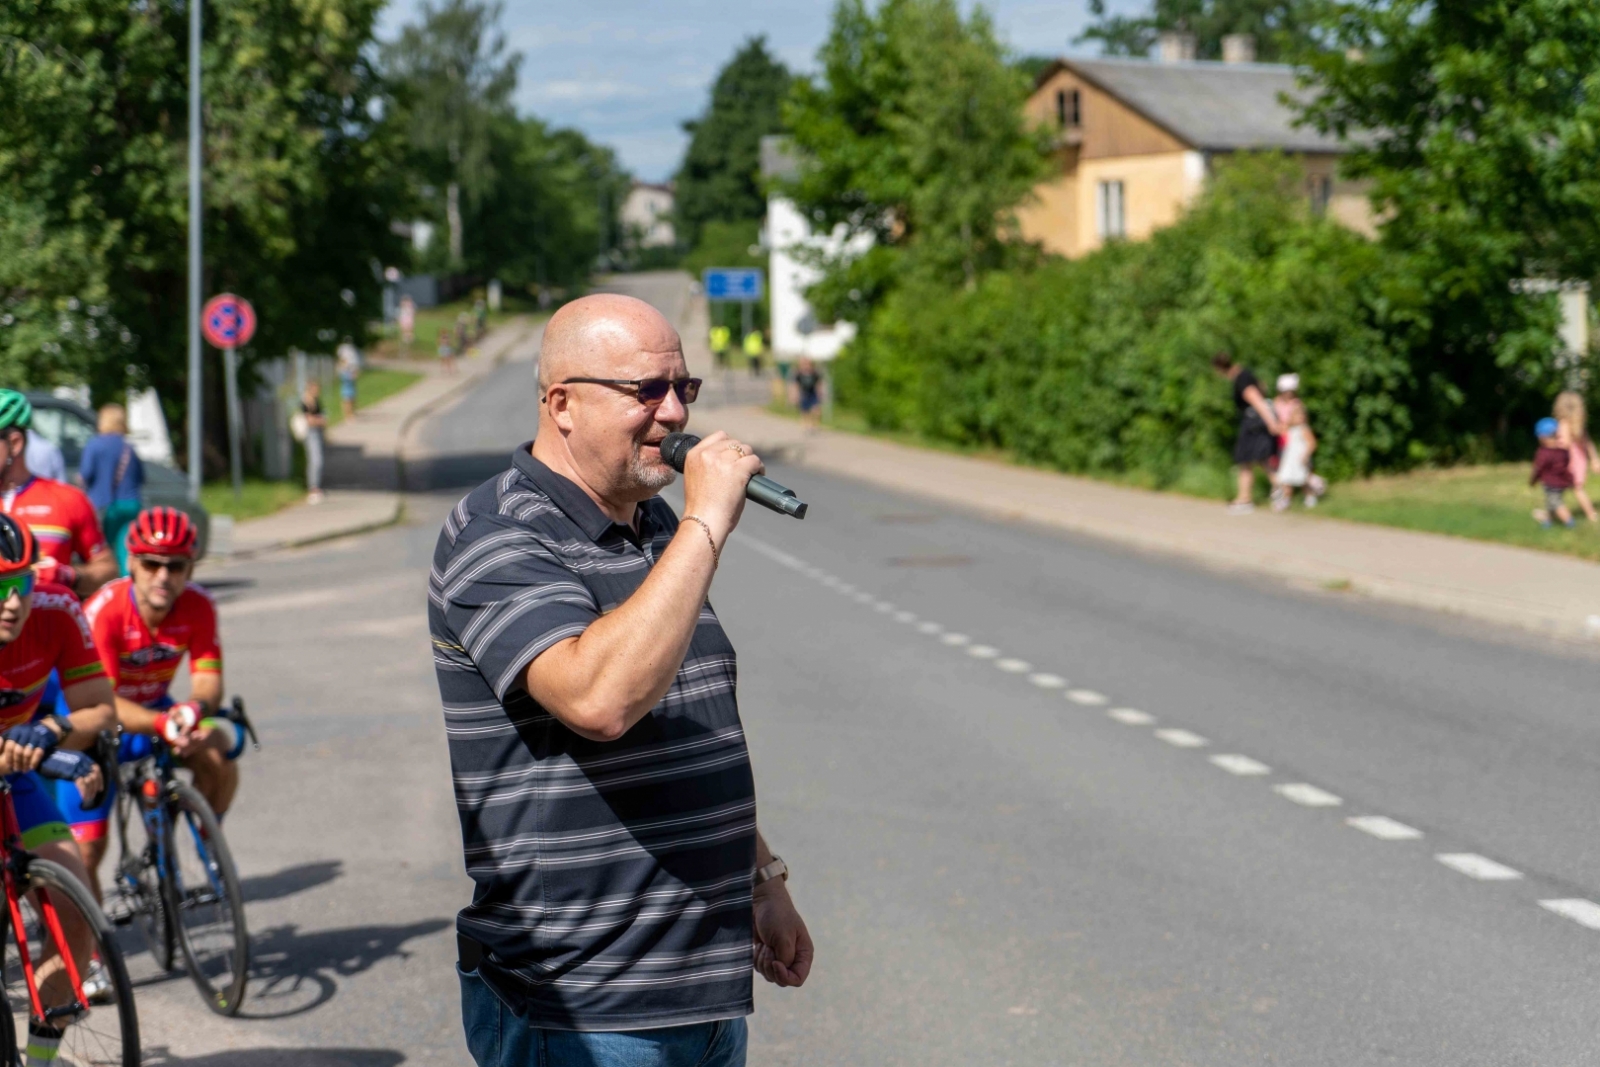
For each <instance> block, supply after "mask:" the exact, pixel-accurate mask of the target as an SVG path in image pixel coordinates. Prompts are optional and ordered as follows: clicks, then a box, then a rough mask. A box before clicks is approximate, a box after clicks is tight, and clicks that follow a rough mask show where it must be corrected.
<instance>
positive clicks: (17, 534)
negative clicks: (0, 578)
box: [0, 515, 39, 575]
mask: <svg viewBox="0 0 1600 1067" xmlns="http://www.w3.org/2000/svg"><path fill="white" fill-rule="evenodd" d="M38 557H39V550H38V546H37V544H36V542H35V541H34V539H33V531H32V530H30V529H28V526H27V524H26V523H22V522H18V521H17V520H16V519H13V518H12V517H11V516H10V515H0V575H6V574H15V573H16V572H17V571H25V570H27V569H28V568H29V567H32V566H33V564H34V561H35V560H36V559H38Z"/></svg>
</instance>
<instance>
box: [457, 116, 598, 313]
mask: <svg viewBox="0 0 1600 1067" xmlns="http://www.w3.org/2000/svg"><path fill="white" fill-rule="evenodd" d="M489 165H490V167H491V168H492V169H493V171H494V173H495V175H496V178H495V180H494V182H493V184H492V185H491V186H490V187H489V189H488V190H487V191H485V192H484V193H483V194H482V195H480V196H479V197H478V198H477V200H476V203H475V204H474V205H473V207H472V208H471V210H470V213H469V215H468V220H469V221H470V222H471V223H472V225H471V226H470V227H469V228H468V231H467V241H466V261H467V266H468V268H469V269H470V270H471V272H472V273H474V274H477V275H480V276H484V277H490V276H493V277H498V278H500V280H501V281H503V282H505V283H506V284H507V285H510V286H513V287H516V288H525V287H528V286H543V285H554V286H564V287H565V286H572V285H576V284H578V283H580V282H582V281H583V279H584V278H586V277H587V276H588V274H589V272H590V269H591V268H592V267H593V266H594V264H595V259H596V256H597V255H600V256H607V257H609V256H610V255H611V254H612V253H613V252H614V249H615V247H616V243H617V241H618V232H619V228H618V226H617V222H616V216H617V212H618V210H619V209H620V207H621V204H622V202H623V199H624V198H625V197H626V196H627V190H628V175H627V174H626V172H624V171H623V170H622V169H621V167H620V166H619V164H618V162H617V159H616V155H615V153H613V152H612V151H611V150H610V149H609V148H604V147H602V146H599V145H596V144H594V143H593V142H591V141H590V140H589V139H588V138H586V137H584V136H583V134H581V133H579V132H578V131H576V130H552V129H550V128H549V127H548V126H547V125H546V124H545V123H543V122H542V121H540V120H539V119H535V118H518V117H516V116H513V115H500V116H498V117H497V118H496V119H495V121H494V122H493V124H492V125H491V127H490V134H489Z"/></svg>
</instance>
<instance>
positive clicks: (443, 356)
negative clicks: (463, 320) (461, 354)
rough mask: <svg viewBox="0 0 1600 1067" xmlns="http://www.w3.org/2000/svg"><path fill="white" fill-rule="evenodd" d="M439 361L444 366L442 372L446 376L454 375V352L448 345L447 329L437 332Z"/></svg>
mask: <svg viewBox="0 0 1600 1067" xmlns="http://www.w3.org/2000/svg"><path fill="white" fill-rule="evenodd" d="M439 359H440V361H441V362H442V363H443V364H444V372H445V373H446V374H454V373H455V372H456V350H455V348H454V347H452V346H451V344H450V331H449V330H448V329H443V330H440V331H439Z"/></svg>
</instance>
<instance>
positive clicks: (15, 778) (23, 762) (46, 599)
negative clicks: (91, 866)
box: [0, 515, 116, 1062]
mask: <svg viewBox="0 0 1600 1067" xmlns="http://www.w3.org/2000/svg"><path fill="white" fill-rule="evenodd" d="M36 562H37V548H36V545H35V543H34V539H33V536H32V534H31V533H30V532H29V531H28V528H27V527H26V526H25V525H23V524H22V523H19V522H17V521H16V520H15V519H13V518H11V517H10V516H8V515H0V774H3V775H5V776H6V781H7V784H8V785H10V787H11V801H12V805H13V807H14V808H15V810H16V813H17V822H18V826H19V828H20V830H21V833H22V847H23V848H25V849H27V850H28V851H30V852H32V853H34V854H36V855H38V856H42V857H44V858H46V859H50V860H54V861H55V862H56V863H59V864H61V865H62V866H63V867H65V868H66V869H67V870H68V871H70V872H72V874H73V876H74V877H76V878H77V879H78V880H79V881H81V882H83V883H84V884H85V885H88V884H90V883H89V877H88V872H87V871H86V870H85V869H84V865H83V860H82V858H81V857H80V855H79V852H78V846H77V845H76V844H74V843H73V840H72V832H71V830H69V829H68V827H67V823H66V820H65V819H64V818H63V817H62V815H61V812H60V809H58V808H57V807H56V804H55V801H54V799H52V796H51V790H50V789H49V788H48V785H47V783H46V782H45V781H44V780H43V779H42V778H40V777H39V776H38V775H37V774H35V773H34V771H35V770H36V769H37V768H38V766H39V764H40V763H41V762H43V760H44V757H45V754H46V752H47V751H48V750H49V749H51V748H57V747H59V748H69V749H78V750H83V749H87V748H90V747H92V746H93V745H94V743H95V740H96V738H97V737H98V736H99V735H100V732H101V731H102V730H109V729H111V727H112V725H113V724H114V723H115V722H116V716H115V712H113V710H112V700H113V698H112V694H111V685H110V683H109V682H108V681H107V680H106V676H105V669H104V668H103V667H102V666H101V664H100V658H99V655H98V654H97V653H96V651H95V647H94V640H93V638H92V636H91V635H90V633H89V624H88V622H87V621H85V619H84V617H83V611H82V609H81V608H80V607H79V606H78V598H77V597H76V596H74V595H73V594H72V593H71V592H70V591H69V590H68V589H67V588H66V587H64V586H59V585H47V584H44V583H40V582H38V581H37V579H36V576H35V574H34V565H35V563H36ZM52 670H54V671H59V672H60V675H61V683H62V685H63V687H64V688H65V690H66V701H67V707H68V708H69V709H70V712H69V714H68V715H67V716H65V717H62V716H60V715H57V714H55V713H53V712H52V711H51V709H41V708H40V707H39V702H40V697H41V696H42V695H43V693H44V687H45V681H46V680H47V679H48V678H49V677H50V672H51V671H52ZM41 710H42V711H44V712H46V714H44V715H42V716H41V715H39V714H38V713H39V712H40V711H41ZM103 781H104V780H103V778H102V773H101V771H100V768H99V767H95V768H94V769H93V770H92V771H91V772H90V773H89V774H88V775H87V776H85V777H83V778H80V779H78V781H77V783H76V791H77V792H79V793H80V794H81V796H83V797H88V798H92V797H94V796H95V795H96V794H98V793H100V792H101V787H102V785H103ZM69 788H70V786H69ZM69 912H70V914H69ZM61 916H62V919H63V920H64V923H63V925H64V927H65V929H64V933H65V934H66V937H67V941H68V943H69V944H72V945H74V946H82V947H81V948H77V947H75V949H74V955H80V953H81V956H80V958H79V959H78V966H79V968H80V973H83V974H85V975H86V978H85V989H86V990H87V989H88V986H89V984H90V983H91V982H92V981H93V977H94V974H93V968H92V967H91V964H90V960H89V958H88V957H89V950H88V947H87V944H88V943H87V941H86V939H85V938H84V936H83V933H84V932H83V931H82V930H81V929H80V928H78V927H77V923H78V921H79V920H78V919H77V917H76V912H72V911H71V910H70V909H69V910H68V911H66V912H62V913H61ZM96 963H98V961H96ZM68 982H69V979H68V976H67V973H66V969H65V968H63V967H61V966H60V964H59V962H57V961H54V960H41V961H40V970H39V992H40V996H41V999H43V1000H44V1002H45V1003H46V1004H47V1005H48V1004H62V1003H65V1002H66V1001H68V1000H69V999H70V998H71V996H72V991H71V987H70V985H66V988H63V985H64V984H66V983H68ZM61 1033H62V1031H61V1030H60V1029H57V1028H55V1027H54V1026H52V1025H44V1024H40V1025H36V1026H34V1027H30V1031H29V1047H30V1057H31V1049H32V1048H34V1047H38V1048H40V1049H53V1048H54V1047H55V1045H56V1044H57V1043H59V1041H60V1038H61ZM29 1062H32V1059H31V1058H30V1061H29Z"/></svg>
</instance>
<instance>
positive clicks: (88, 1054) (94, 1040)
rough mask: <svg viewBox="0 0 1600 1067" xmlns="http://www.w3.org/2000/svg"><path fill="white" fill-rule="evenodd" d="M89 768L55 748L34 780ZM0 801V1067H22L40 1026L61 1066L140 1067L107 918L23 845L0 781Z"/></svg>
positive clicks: (128, 998) (128, 992) (128, 993)
mask: <svg viewBox="0 0 1600 1067" xmlns="http://www.w3.org/2000/svg"><path fill="white" fill-rule="evenodd" d="M90 763H91V761H90V760H89V757H87V756H86V755H84V754H83V753H81V752H68V751H65V750H61V751H57V752H53V753H51V754H50V755H49V756H48V757H47V758H46V759H45V762H44V763H43V765H41V766H40V768H39V774H41V775H42V776H44V777H47V778H63V779H68V780H70V779H73V778H79V777H82V776H83V774H84V773H86V772H87V770H88V767H89V765H90ZM0 795H3V803H0V850H3V856H4V859H3V863H0V880H3V882H4V886H5V896H6V908H5V914H4V916H3V917H0V924H3V927H0V953H3V954H4V981H5V997H6V1008H7V1010H5V1011H0V1065H3V1067H21V1065H22V1064H23V1062H24V1060H25V1058H26V1056H27V1046H28V1040H29V1027H30V1025H41V1026H50V1027H54V1028H55V1029H57V1030H60V1031H61V1038H60V1042H61V1043H60V1047H59V1049H58V1050H57V1056H56V1060H55V1062H56V1063H57V1064H60V1065H61V1067H138V1064H139V1017H138V1014H137V1012H136V1011H135V1009H134V1005H133V983H132V982H131V981H129V979H128V969H127V966H126V965H125V964H124V962H123V958H122V949H121V947H120V946H119V945H118V944H117V939H116V934H115V931H114V930H113V928H112V925H111V923H110V921H109V920H107V918H106V916H105V913H104V912H102V911H101V910H100V906H99V905H98V904H96V903H95V902H94V897H93V896H91V895H90V893H89V890H88V889H87V888H86V887H85V886H84V885H83V883H81V882H79V881H78V880H77V878H75V877H73V875H72V874H71V873H70V872H68V870H67V869H66V868H65V867H62V866H61V865H60V864H58V863H52V862H51V861H49V860H46V859H41V858H40V857H38V856H35V855H34V854H33V853H31V852H28V851H27V850H25V849H24V848H23V847H22V834H21V829H20V827H19V826H18V824H17V813H16V808H15V807H14V806H13V804H12V799H11V785H10V783H9V782H7V781H6V780H5V779H0ZM13 946H14V947H15V952H13V951H11V949H12V947H13ZM95 958H98V959H99V960H100V963H101V964H102V965H103V966H104V968H105V989H104V992H103V993H102V994H101V997H100V999H102V1000H104V1001H106V1003H105V1004H103V1005H91V1004H90V1002H89V997H88V995H87V994H86V993H85V992H84V989H83V980H84V977H85V976H86V974H87V973H88V969H89V962H90V961H91V960H92V959H95Z"/></svg>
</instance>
